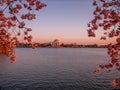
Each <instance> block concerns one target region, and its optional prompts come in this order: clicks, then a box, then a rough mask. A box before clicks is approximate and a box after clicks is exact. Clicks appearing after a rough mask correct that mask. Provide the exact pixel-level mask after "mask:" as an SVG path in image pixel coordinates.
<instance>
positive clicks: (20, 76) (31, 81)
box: [0, 48, 120, 90]
mask: <svg viewBox="0 0 120 90" xmlns="http://www.w3.org/2000/svg"><path fill="white" fill-rule="evenodd" d="M106 52H107V49H97V48H95V49H93V48H92V49H91V48H80V49H78V48H76V49H72V48H54V49H52V48H40V49H35V50H33V49H29V48H21V49H20V48H19V49H16V55H17V62H16V63H14V64H11V63H10V62H9V60H8V59H7V58H6V57H3V58H4V59H5V64H1V65H0V86H1V87H2V88H4V89H5V90H114V88H112V87H111V84H110V82H111V81H112V80H113V79H114V78H116V77H119V76H120V74H119V73H118V72H116V71H112V72H111V73H107V72H103V73H102V74H99V75H95V74H93V73H92V72H93V70H94V69H95V68H96V67H97V65H98V64H101V63H105V62H106V61H105V60H106V59H108V56H107V54H106ZM0 57H1V58H2V56H0ZM1 60H2V59H1ZM8 62H9V63H8ZM115 89H116V90H120V88H119V87H117V88H115Z"/></svg>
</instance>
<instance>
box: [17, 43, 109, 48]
mask: <svg viewBox="0 0 120 90" xmlns="http://www.w3.org/2000/svg"><path fill="white" fill-rule="evenodd" d="M37 45H38V48H107V45H97V44H90V45H78V44H64V43H62V44H61V45H58V46H52V44H51V43H37ZM30 47H31V45H30V44H28V43H19V44H17V48H30Z"/></svg>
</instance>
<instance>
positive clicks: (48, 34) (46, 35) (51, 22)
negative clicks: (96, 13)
mask: <svg viewBox="0 0 120 90" xmlns="http://www.w3.org/2000/svg"><path fill="white" fill-rule="evenodd" d="M41 2H44V3H46V4H47V7H45V8H43V9H42V10H41V11H40V12H37V19H36V20H33V21H30V22H27V26H28V27H31V28H32V29H33V31H32V33H31V34H32V35H33V38H34V40H33V41H36V42H39V43H44V42H51V41H53V40H55V39H59V40H61V41H62V42H63V43H77V44H107V43H110V42H114V41H115V39H107V40H105V41H103V40H100V35H102V33H103V32H102V31H103V30H102V28H101V29H99V30H98V31H97V32H96V35H97V37H95V38H92V37H88V35H87V29H88V28H87V23H88V22H89V21H91V20H92V18H93V10H94V9H95V7H93V6H92V2H93V0H41Z"/></svg>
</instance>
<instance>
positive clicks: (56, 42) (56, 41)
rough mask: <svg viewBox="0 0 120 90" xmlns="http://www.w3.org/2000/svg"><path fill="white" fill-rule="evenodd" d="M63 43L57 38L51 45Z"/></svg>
mask: <svg viewBox="0 0 120 90" xmlns="http://www.w3.org/2000/svg"><path fill="white" fill-rule="evenodd" d="M61 44H62V41H61V40H58V39H55V40H54V41H53V42H52V43H51V45H52V47H60V45H61Z"/></svg>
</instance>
